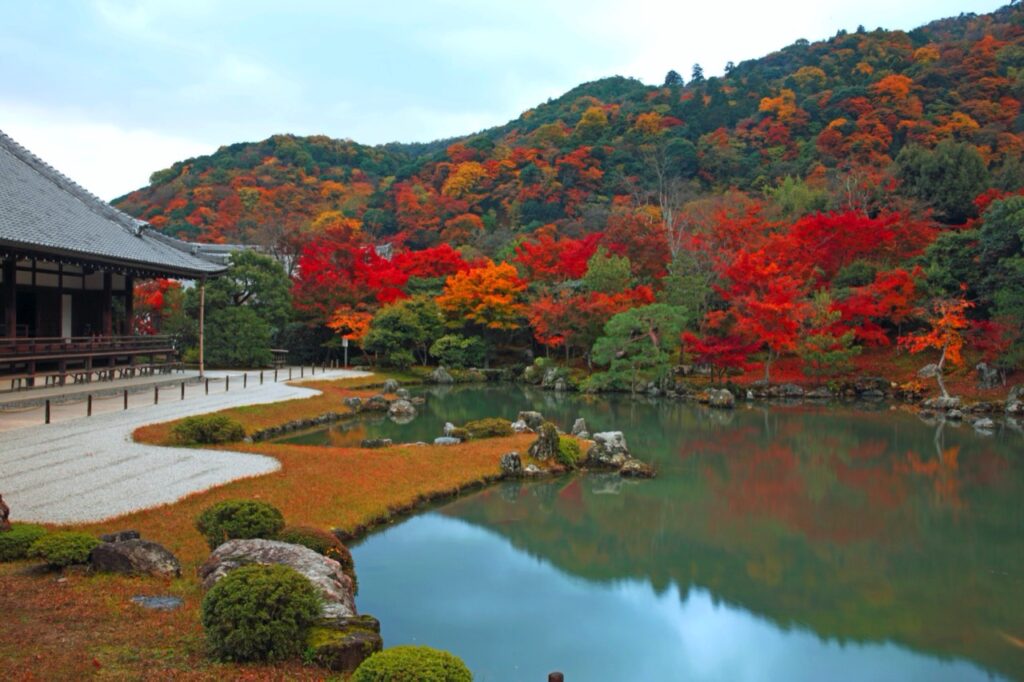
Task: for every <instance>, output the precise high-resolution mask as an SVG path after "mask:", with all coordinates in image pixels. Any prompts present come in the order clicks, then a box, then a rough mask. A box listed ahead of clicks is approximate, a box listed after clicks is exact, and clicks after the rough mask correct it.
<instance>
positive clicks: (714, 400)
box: [707, 388, 736, 410]
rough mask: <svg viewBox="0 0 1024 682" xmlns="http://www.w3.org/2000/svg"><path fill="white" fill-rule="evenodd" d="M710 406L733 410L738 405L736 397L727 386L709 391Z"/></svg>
mask: <svg viewBox="0 0 1024 682" xmlns="http://www.w3.org/2000/svg"><path fill="white" fill-rule="evenodd" d="M707 400H708V406H709V407H716V408H718V409H722V410H731V409H732V408H734V407H736V398H735V396H733V394H732V392H731V391H730V390H729V389H727V388H719V389H714V388H713V389H711V390H709V391H708V392H707Z"/></svg>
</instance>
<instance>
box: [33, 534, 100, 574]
mask: <svg viewBox="0 0 1024 682" xmlns="http://www.w3.org/2000/svg"><path fill="white" fill-rule="evenodd" d="M98 544H100V541H99V540H97V539H96V538H94V537H93V536H91V535H89V534H88V533H79V532H76V531H62V532H60V533H50V534H49V535H44V536H43V537H41V538H39V539H38V540H36V541H35V542H33V543H32V546H31V547H29V548H28V555H29V556H30V557H33V558H36V559H42V560H44V561H45V562H46V563H48V564H50V565H51V566H70V565H71V564H84V563H88V561H89V553H90V552H92V550H93V548H95V547H96V546H97V545H98Z"/></svg>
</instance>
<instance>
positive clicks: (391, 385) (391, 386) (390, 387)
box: [381, 379, 398, 393]
mask: <svg viewBox="0 0 1024 682" xmlns="http://www.w3.org/2000/svg"><path fill="white" fill-rule="evenodd" d="M381 390H382V391H384V392H385V393H394V392H395V391H397V390H398V382H397V381H395V380H394V379H388V380H387V381H385V382H384V386H383V387H382V388H381Z"/></svg>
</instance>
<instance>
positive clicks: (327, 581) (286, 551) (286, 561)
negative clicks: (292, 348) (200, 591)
mask: <svg viewBox="0 0 1024 682" xmlns="http://www.w3.org/2000/svg"><path fill="white" fill-rule="evenodd" d="M247 564H265V565H272V564H280V565H282V566H289V567H291V568H293V569H295V570H296V571H298V572H299V573H301V574H302V575H304V576H306V578H307V579H308V580H309V582H311V583H312V584H313V587H315V588H316V589H317V591H318V592H319V593H320V597H321V598H322V599H323V616H324V617H325V618H328V619H331V620H340V619H344V618H352V617H353V616H355V615H357V614H356V602H355V596H354V594H353V585H352V579H351V578H350V577H348V576H347V575H345V573H344V571H343V570H342V567H341V564H339V563H338V562H337V561H335V560H334V559H329V558H327V557H325V556H324V555H322V554H319V553H317V552H314V551H313V550H311V549H308V548H306V547H303V546H301V545H291V544H288V543H287V542H278V541H276V540H261V539H253V540H228V541H227V542H225V543H224V544H222V545H221V546H220V547H218V548H217V549H215V550H213V553H212V554H211V555H210V558H209V559H207V560H206V563H204V564H203V565H202V566H200V567H199V571H198V572H199V578H200V579H201V580H202V581H203V587H204V588H205V589H210V588H211V587H213V586H214V584H215V583H216V582H217V581H218V580H220V579H221V578H223V577H224V576H225V575H227V574H228V572H229V571H231V570H232V569H235V568H238V567H239V566H245V565H247Z"/></svg>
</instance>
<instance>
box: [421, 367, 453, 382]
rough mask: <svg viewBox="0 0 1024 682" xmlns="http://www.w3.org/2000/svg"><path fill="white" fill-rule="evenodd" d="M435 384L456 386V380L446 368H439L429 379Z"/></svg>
mask: <svg viewBox="0 0 1024 682" xmlns="http://www.w3.org/2000/svg"><path fill="white" fill-rule="evenodd" d="M428 379H429V380H430V381H432V382H433V383H435V384H454V383H455V378H454V377H452V375H451V374H449V373H448V370H446V369H445V368H444V367H438V368H437V369H435V370H434V371H433V372H431V373H430V376H429V377H428Z"/></svg>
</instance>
